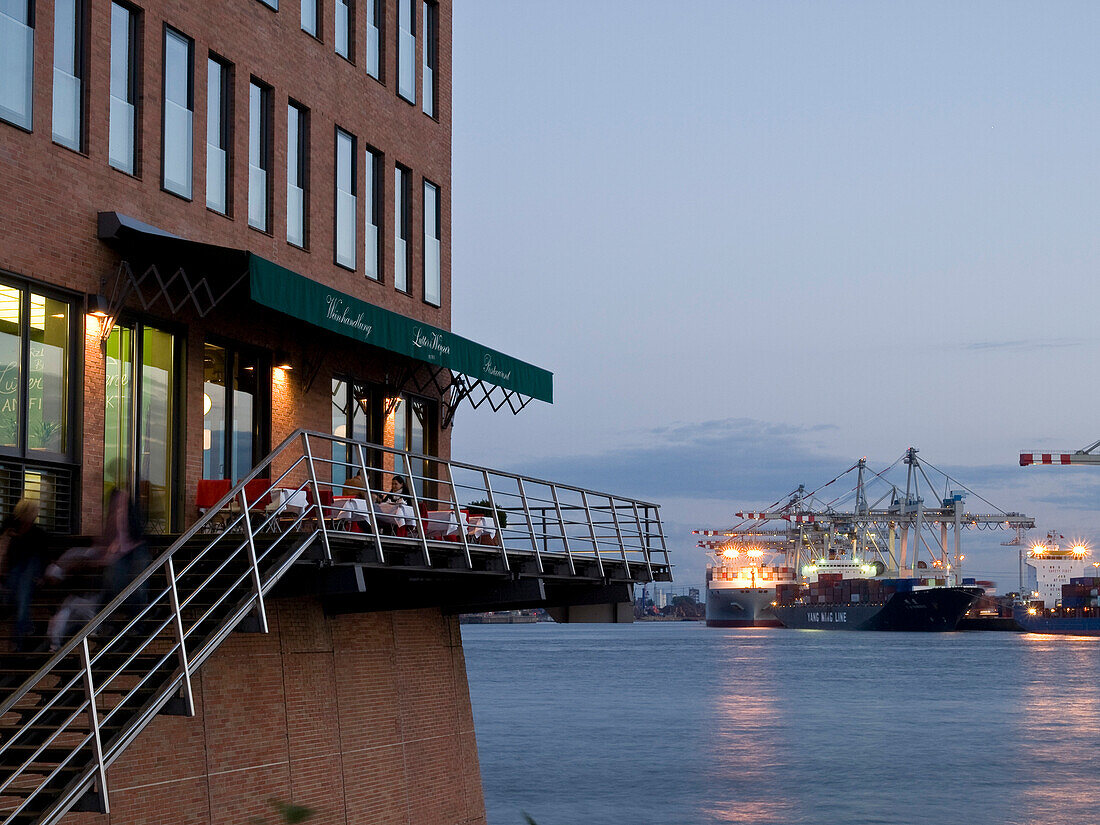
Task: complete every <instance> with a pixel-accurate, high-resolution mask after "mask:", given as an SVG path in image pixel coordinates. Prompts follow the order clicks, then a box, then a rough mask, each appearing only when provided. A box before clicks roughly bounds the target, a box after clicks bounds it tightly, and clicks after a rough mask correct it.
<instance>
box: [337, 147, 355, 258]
mask: <svg viewBox="0 0 1100 825" xmlns="http://www.w3.org/2000/svg"><path fill="white" fill-rule="evenodd" d="M355 206H356V203H355V138H353V137H352V136H351V135H349V134H348V133H347V132H345V131H344V130H343V129H337V130H336V263H338V264H340V266H346V267H348V268H349V269H355Z"/></svg>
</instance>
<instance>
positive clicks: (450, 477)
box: [443, 461, 504, 570]
mask: <svg viewBox="0 0 1100 825" xmlns="http://www.w3.org/2000/svg"><path fill="white" fill-rule="evenodd" d="M443 466H444V467H446V468H447V481H449V482H450V484H451V501H453V502H454V505H455V518H456V519H458V535H459V536H460V537H461V539H462V550H463V551H464V552H465V553H466V567H467V569H469V570H473V569H474V560H473V559H472V558H471V557H470V541H469V538H468V537H467V535H466V528H465V527H464V526H463V524H462V508H461V507H459V505H458V490H457V489H456V488H455V474H454V471H453V470H452V469H451V462H449V461H445V462H444V463H443ZM496 522H497V519H496V513H493V524H494V525H496V528H497V534H498V535H500V525H499V524H497V523H496ZM500 540H501V542H502V543H503V541H504V537H503V536H501V539H500Z"/></svg>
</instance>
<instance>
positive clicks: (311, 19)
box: [302, 0, 317, 37]
mask: <svg viewBox="0 0 1100 825" xmlns="http://www.w3.org/2000/svg"><path fill="white" fill-rule="evenodd" d="M302 31H304V32H309V33H310V34H312V35H313V36H314V37H316V36H317V0H302Z"/></svg>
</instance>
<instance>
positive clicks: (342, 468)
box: [332, 378, 380, 485]
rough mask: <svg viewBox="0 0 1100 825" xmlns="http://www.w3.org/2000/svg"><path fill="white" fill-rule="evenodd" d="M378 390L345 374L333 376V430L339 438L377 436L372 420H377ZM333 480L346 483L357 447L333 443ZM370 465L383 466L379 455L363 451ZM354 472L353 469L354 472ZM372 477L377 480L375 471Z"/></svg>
mask: <svg viewBox="0 0 1100 825" xmlns="http://www.w3.org/2000/svg"><path fill="white" fill-rule="evenodd" d="M375 403H376V401H375V394H374V393H372V392H371V390H370V387H369V386H367V385H365V384H360V383H357V382H354V381H348V380H346V379H343V378H333V379H332V434H333V435H334V436H336V437H337V438H347V439H350V440H352V441H371V440H373V438H374V436H373V434H372V432H371V423H372V421H373V420H374V415H375V408H374V404H375ZM332 459H333V462H334V464H333V467H332V482H333V484H343V483H344V482H345V481H347V479H348V477H349V474H348V472H347V466H346V465H347V464H351V465H352V466H353V468H354V464H355V463H357V462H358V461H359V454H358V450H357V449H356V448H354V447H351V446H349V445H346V444H337V443H333V445H332ZM364 460H365V461H366V462H367V465H368V469H370V468H372V467H378V466H380V462H379V457H378V456H372V455H370V454H364ZM354 474H355V473H354V472H352V473H351V475H354ZM372 476H373V477H372V478H371V479H369V481H370V483H371V484H372V485H377V484H378V477H377V475H374V474H372Z"/></svg>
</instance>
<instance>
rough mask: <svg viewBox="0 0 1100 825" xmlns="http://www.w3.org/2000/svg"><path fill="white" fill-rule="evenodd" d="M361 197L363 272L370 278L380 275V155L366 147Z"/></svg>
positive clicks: (377, 277) (375, 278) (379, 276)
mask: <svg viewBox="0 0 1100 825" xmlns="http://www.w3.org/2000/svg"><path fill="white" fill-rule="evenodd" d="M363 172H364V181H363V187H364V188H363V198H364V204H363V205H364V206H365V207H366V210H365V213H366V217H365V220H364V227H363V272H364V274H365V275H366V276H367V277H368V278H371V279H372V280H375V281H377V280H379V279H380V278H381V275H382V266H381V257H382V244H381V243H380V238H381V227H382V156H381V155H380V154H378V153H377V152H374V151H372V150H370V149H367V150H366V152H365V154H364V155H363Z"/></svg>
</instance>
